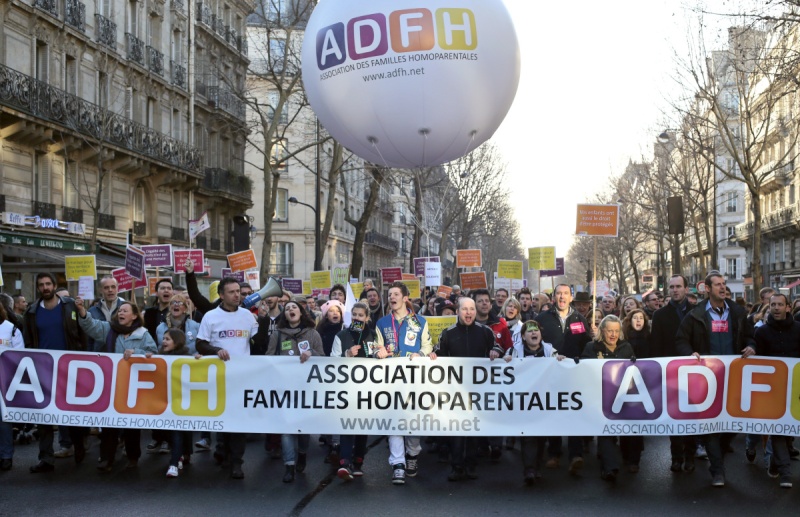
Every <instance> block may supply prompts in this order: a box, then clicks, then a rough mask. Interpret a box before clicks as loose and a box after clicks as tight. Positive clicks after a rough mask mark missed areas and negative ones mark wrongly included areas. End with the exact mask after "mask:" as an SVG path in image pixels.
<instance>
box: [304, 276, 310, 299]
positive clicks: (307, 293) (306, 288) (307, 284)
mask: <svg viewBox="0 0 800 517" xmlns="http://www.w3.org/2000/svg"><path fill="white" fill-rule="evenodd" d="M303 295H305V296H311V282H306V281H305V280H303Z"/></svg>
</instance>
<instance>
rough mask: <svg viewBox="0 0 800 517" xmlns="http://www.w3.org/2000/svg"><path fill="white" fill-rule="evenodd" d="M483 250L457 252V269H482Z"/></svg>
mask: <svg viewBox="0 0 800 517" xmlns="http://www.w3.org/2000/svg"><path fill="white" fill-rule="evenodd" d="M482 266H483V260H482V256H481V250H456V267H482Z"/></svg>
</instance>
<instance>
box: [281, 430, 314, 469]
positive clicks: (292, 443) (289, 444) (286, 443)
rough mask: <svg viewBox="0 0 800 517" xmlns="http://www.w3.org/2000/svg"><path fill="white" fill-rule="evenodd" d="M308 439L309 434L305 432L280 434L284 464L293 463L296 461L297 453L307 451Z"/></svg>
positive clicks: (309, 437)
mask: <svg viewBox="0 0 800 517" xmlns="http://www.w3.org/2000/svg"><path fill="white" fill-rule="evenodd" d="M310 439H311V436H310V435H307V434H282V435H281V449H283V463H284V465H294V464H295V462H296V461H297V453H300V454H305V453H306V452H308V443H309V441H310Z"/></svg>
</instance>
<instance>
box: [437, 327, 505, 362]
mask: <svg viewBox="0 0 800 517" xmlns="http://www.w3.org/2000/svg"><path fill="white" fill-rule="evenodd" d="M492 350H496V351H497V353H498V354H500V355H501V356H502V355H503V349H502V348H500V347H499V346H497V345H496V344H495V342H494V332H492V329H490V328H489V327H487V326H486V325H481V324H480V323H478V322H477V321H476V322H475V323H473V324H472V325H464V324H462V323H461V322H460V321H459V322H458V323H456V324H455V325H451V326H450V327H447V328H446V329H444V330H443V331H442V335H441V336H440V337H439V348H438V349H437V350H436V355H439V356H442V357H489V352H491V351H492Z"/></svg>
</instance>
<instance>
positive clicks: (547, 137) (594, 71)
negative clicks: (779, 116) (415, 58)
mask: <svg viewBox="0 0 800 517" xmlns="http://www.w3.org/2000/svg"><path fill="white" fill-rule="evenodd" d="M505 2H506V5H507V6H508V8H509V10H510V11H511V14H512V18H513V20H514V22H515V25H516V28H517V35H518V37H519V42H520V49H521V55H522V78H521V81H520V85H519V90H518V92H517V96H516V99H515V101H514V105H513V106H512V108H511V111H510V112H509V114H508V116H507V117H506V119H505V121H504V122H503V125H502V126H501V127H500V129H499V130H498V131H497V133H495V136H494V138H493V140H492V141H493V142H494V143H495V144H497V145H498V146H499V147H500V150H501V152H502V154H503V156H504V158H505V159H506V161H507V162H508V170H509V174H510V182H511V183H510V185H511V186H512V189H511V192H512V194H511V195H512V201H513V202H514V204H515V206H516V210H517V214H516V215H517V218H518V220H519V221H520V224H521V226H522V241H523V246H524V247H525V248H528V247H534V246H556V248H557V249H556V253H557V255H558V256H564V255H565V254H566V252H567V250H568V248H569V245H570V243H571V242H572V236H573V234H574V233H575V213H576V204H578V203H581V202H584V201H586V200H588V199H590V198H591V197H592V196H593V195H594V194H595V193H597V192H600V191H602V190H603V189H604V187H605V185H607V183H608V178H609V177H610V176H611V175H613V174H619V173H620V172H622V171H623V170H624V167H625V165H626V164H627V163H628V161H629V160H630V159H634V160H636V159H641V157H642V155H643V154H645V155H651V154H652V143H653V142H654V141H655V137H656V135H658V134H659V133H660V132H661V131H662V130H663V129H664V126H665V122H664V121H665V118H664V111H665V110H666V109H667V107H666V106H667V101H666V100H665V99H666V98H667V97H670V96H671V95H673V94H674V93H675V91H676V90H678V89H679V88H678V87H677V85H676V83H675V80H674V77H675V75H676V74H675V72H674V70H675V69H676V60H675V57H674V56H675V53H676V51H677V52H678V53H679V54H680V53H684V54H685V50H681V49H686V48H687V43H686V41H687V32H688V29H687V27H688V24H689V23H690V20H691V23H694V22H696V20H697V17H696V16H695V15H693V13H691V12H689V10H688V9H687V8H685V7H684V6H683V5H682V4H681V2H680V1H678V0H673V1H667V0H647V1H642V0H614V1H613V2H597V1H594V0H579V1H572V2H569V3H565V2H531V1H530V0H505ZM716 23H717V24H720V23H722V24H724V25H729V24H730V23H728V22H720V21H717V22H716ZM714 34H716V35H719V34H724V31H723V32H720V30H719V28H718V29H716V30H715V33H714ZM716 45H719V43H716Z"/></svg>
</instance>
